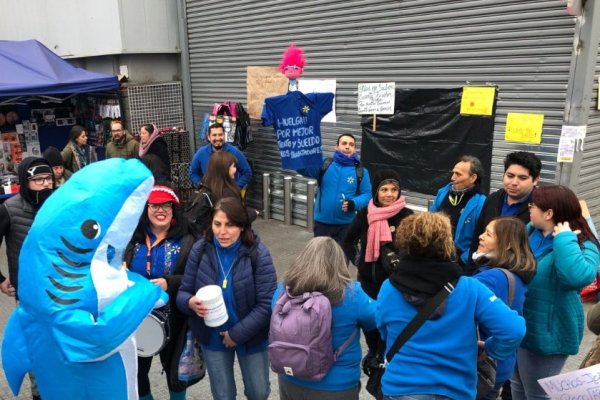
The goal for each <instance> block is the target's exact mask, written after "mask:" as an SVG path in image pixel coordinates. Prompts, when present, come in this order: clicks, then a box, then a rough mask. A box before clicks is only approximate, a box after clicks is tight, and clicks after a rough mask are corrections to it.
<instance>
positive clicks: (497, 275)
mask: <svg viewBox="0 0 600 400" xmlns="http://www.w3.org/2000/svg"><path fill="white" fill-rule="evenodd" d="M513 276H514V277H515V294H514V298H513V302H512V304H511V305H510V308H512V309H513V310H515V311H516V312H518V313H519V315H520V316H523V304H524V303H525V294H526V293H527V287H526V286H525V284H524V283H523V281H522V280H521V278H520V277H519V276H518V275H516V274H513ZM473 278H474V279H477V280H478V281H479V282H481V283H483V284H484V285H485V286H487V287H488V288H489V289H490V290H491V291H492V292H494V294H495V295H496V296H498V298H499V299H500V300H502V301H503V302H505V303H506V304H508V279H507V278H506V275H504V272H502V271H500V269H499V268H489V267H481V268H480V269H479V271H478V273H477V274H475V275H473ZM481 335H482V337H483V338H487V337H488V336H489V334H488V332H486V331H485V329H481ZM516 362H517V353H516V352H515V353H513V354H512V355H511V356H510V357H509V358H507V359H505V360H498V364H497V366H496V383H501V382H505V381H507V380H508V379H509V378H510V377H511V375H512V372H513V369H514V368H515V364H516Z"/></svg>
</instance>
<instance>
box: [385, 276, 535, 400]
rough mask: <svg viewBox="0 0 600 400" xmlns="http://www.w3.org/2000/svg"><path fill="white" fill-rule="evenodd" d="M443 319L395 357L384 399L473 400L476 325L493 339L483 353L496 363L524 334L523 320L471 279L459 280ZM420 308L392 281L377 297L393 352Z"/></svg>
mask: <svg viewBox="0 0 600 400" xmlns="http://www.w3.org/2000/svg"><path fill="white" fill-rule="evenodd" d="M446 302H447V303H446V308H445V311H444V313H443V314H442V316H441V317H439V318H437V319H435V320H427V321H426V322H425V323H424V324H423V325H422V326H421V327H420V328H419V330H418V331H417V332H416V333H415V334H414V335H413V336H412V337H411V338H410V339H409V340H408V342H406V343H405V344H404V346H403V347H402V348H401V349H400V350H399V351H398V353H396V355H395V356H394V358H393V359H392V361H391V362H390V363H389V365H388V366H387V368H386V370H385V373H384V375H383V379H382V390H383V394H384V395H386V396H402V395H415V394H432V395H439V396H446V397H449V398H451V399H474V398H475V394H476V391H477V332H476V324H478V323H479V324H480V325H481V326H483V327H485V328H486V329H487V330H488V332H490V334H491V336H490V337H488V338H487V339H486V341H485V351H486V352H487V354H488V355H489V356H490V357H492V358H494V359H497V360H503V359H505V358H507V357H510V356H511V355H512V354H514V352H515V351H516V350H517V347H518V346H519V343H520V342H521V339H522V338H523V336H524V335H525V321H524V320H523V318H522V317H520V316H519V315H518V314H517V313H516V312H515V311H513V310H511V309H510V308H508V307H507V306H506V304H504V302H503V301H501V300H500V299H498V298H497V297H496V296H495V295H494V294H493V293H492V292H491V291H490V290H489V289H488V288H486V287H485V286H484V285H482V284H481V283H480V282H477V281H476V280H475V279H473V278H469V277H461V278H460V280H459V281H458V283H457V285H456V288H455V289H454V291H453V292H452V293H450V295H449V296H448V298H447V300H446ZM416 314H417V309H416V308H415V307H414V306H412V305H411V304H410V303H408V302H407V301H406V299H405V298H404V295H403V294H402V293H401V292H400V291H399V290H398V289H396V288H395V287H394V286H393V285H392V284H391V283H390V281H389V280H387V281H385V282H384V283H383V286H382V287H381V291H380V292H379V296H378V297H377V308H376V312H375V319H376V321H377V328H378V329H379V332H380V333H381V337H382V338H383V340H384V341H385V342H386V347H387V348H390V347H391V346H392V344H393V343H394V341H395V340H396V338H397V337H398V335H399V334H400V332H402V330H403V329H404V328H405V327H406V325H407V324H408V323H409V322H410V321H411V320H412V319H413V318H414V317H415V315H416Z"/></svg>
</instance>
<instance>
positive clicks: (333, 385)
mask: <svg viewBox="0 0 600 400" xmlns="http://www.w3.org/2000/svg"><path fill="white" fill-rule="evenodd" d="M282 290H283V285H279V286H278V288H277V291H276V292H275V295H274V296H273V302H272V304H271V306H272V307H274V306H275V303H276V302H277V299H279V296H280V295H281V291H282ZM331 316H332V320H333V322H332V325H331V341H332V344H333V351H336V350H337V349H338V348H339V347H340V346H341V345H342V344H343V343H344V342H345V341H346V340H348V338H349V337H350V335H351V334H352V332H354V330H355V329H357V328H362V329H363V330H364V331H365V332H368V331H371V330H373V329H375V301H374V300H372V299H371V298H370V297H369V296H367V295H366V294H365V292H363V290H362V289H361V287H360V284H359V283H358V282H352V283H350V284H348V286H347V287H346V291H345V293H344V300H343V301H342V302H341V303H340V304H333V305H332V306H331ZM361 358H362V351H361V349H360V332H357V334H356V335H355V337H354V339H353V340H352V342H351V343H350V345H349V346H348V347H346V349H345V350H344V351H343V352H342V354H341V355H340V358H338V359H337V361H336V362H335V363H334V364H333V366H332V367H331V369H330V370H329V372H328V373H327V375H325V377H324V378H323V379H322V380H321V381H319V382H310V381H306V380H303V379H299V378H294V377H291V376H287V375H285V374H280V375H279V376H280V377H281V378H283V379H285V380H287V381H290V382H292V383H294V384H296V385H300V386H304V387H307V388H310V389H313V390H324V391H343V390H350V389H352V388H355V387H357V386H358V384H359V382H360V360H361Z"/></svg>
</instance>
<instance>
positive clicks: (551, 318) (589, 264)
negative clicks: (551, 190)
mask: <svg viewBox="0 0 600 400" xmlns="http://www.w3.org/2000/svg"><path fill="white" fill-rule="evenodd" d="M530 226H531V225H530ZM598 264H600V253H599V252H598V247H597V246H596V244H594V243H593V242H591V241H586V242H584V243H583V248H581V247H580V245H579V243H578V242H577V236H576V235H575V233H573V232H561V233H559V234H558V235H556V236H555V237H554V240H553V244H552V250H551V251H547V252H546V253H545V254H543V255H541V256H540V257H538V258H537V272H536V274H535V277H534V278H533V280H532V281H531V283H530V284H529V285H528V286H527V296H526V297H525V306H524V308H523V314H524V315H525V320H526V321H527V335H526V336H525V339H523V343H522V344H521V346H522V347H524V348H526V349H528V350H531V351H533V352H536V353H538V354H543V355H553V354H563V355H564V354H577V352H578V351H579V344H580V343H581V339H582V338H583V324H584V320H583V306H582V305H581V298H580V297H579V292H580V291H581V289H583V288H584V287H585V286H586V285H588V284H590V283H591V282H592V281H593V280H594V278H595V277H596V273H597V272H598Z"/></svg>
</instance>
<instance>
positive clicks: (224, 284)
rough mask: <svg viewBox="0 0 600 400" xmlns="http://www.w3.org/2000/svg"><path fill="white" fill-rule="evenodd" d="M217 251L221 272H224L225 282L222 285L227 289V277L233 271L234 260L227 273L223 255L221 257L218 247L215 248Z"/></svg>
mask: <svg viewBox="0 0 600 400" xmlns="http://www.w3.org/2000/svg"><path fill="white" fill-rule="evenodd" d="M215 253H217V261H218V262H219V268H220V269H221V272H222V273H223V282H222V283H221V287H222V288H223V289H226V288H227V277H228V276H229V274H230V273H231V269H232V268H233V262H232V263H231V265H230V266H229V269H228V270H227V273H225V269H224V268H223V263H222V262H221V257H219V251H218V250H217V249H215Z"/></svg>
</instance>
